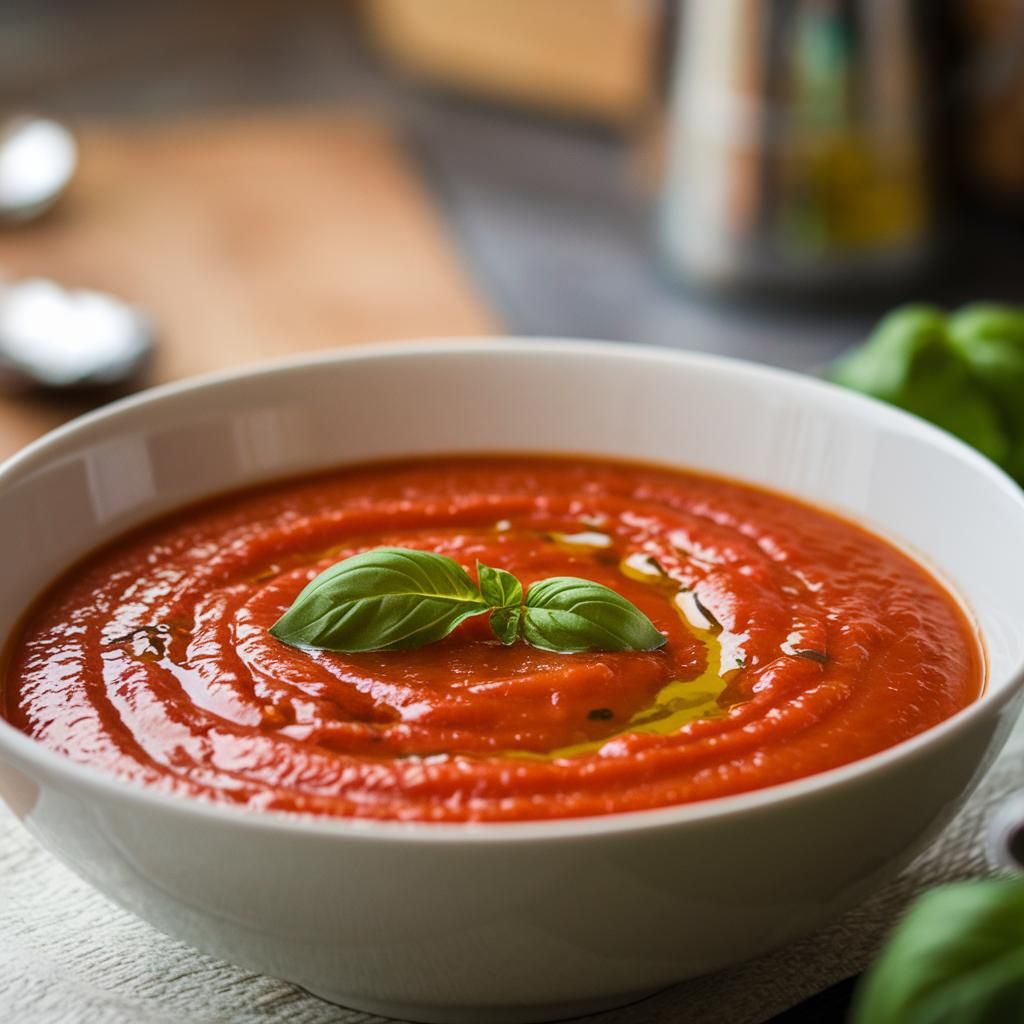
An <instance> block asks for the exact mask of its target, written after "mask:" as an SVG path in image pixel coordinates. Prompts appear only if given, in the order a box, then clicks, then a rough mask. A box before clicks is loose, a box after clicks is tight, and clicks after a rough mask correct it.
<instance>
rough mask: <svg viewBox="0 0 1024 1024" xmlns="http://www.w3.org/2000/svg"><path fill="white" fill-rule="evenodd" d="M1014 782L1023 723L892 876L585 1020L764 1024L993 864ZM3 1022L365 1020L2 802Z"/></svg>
mask: <svg viewBox="0 0 1024 1024" xmlns="http://www.w3.org/2000/svg"><path fill="white" fill-rule="evenodd" d="M1021 786H1024V724H1022V725H1019V726H1018V727H1017V729H1016V731H1015V733H1014V734H1013V736H1012V737H1011V739H1010V742H1009V744H1008V746H1007V748H1006V750H1005V751H1004V753H1003V754H1002V756H1001V757H1000V759H999V761H998V762H997V763H996V765H995V766H994V767H993V768H992V770H991V771H990V772H989V774H988V775H987V776H986V778H985V780H984V782H983V783H982V785H981V787H980V788H979V789H978V791H977V792H976V793H975V794H974V796H973V797H972V798H971V800H970V802H969V804H968V805H967V807H965V809H964V810H963V811H962V812H961V813H960V815H959V816H958V817H957V818H956V820H955V821H954V822H953V823H952V824H951V825H950V827H949V828H948V829H947V830H946V832H945V833H944V834H943V835H942V836H941V837H940V838H939V840H938V841H937V842H935V843H934V844H933V845H932V846H931V848H930V849H929V850H927V851H926V852H925V853H924V854H923V855H922V856H921V857H919V858H918V859H917V861H915V863H914V864H913V865H911V867H910V868H908V869H907V870H906V871H905V872H904V873H903V874H902V875H901V876H900V877H899V878H898V879H897V880H896V881H895V882H893V883H892V884H891V885H889V886H888V887H886V888H885V889H884V890H882V891H881V892H879V893H878V894H877V895H876V896H875V897H873V898H872V899H871V900H869V901H868V902H867V903H865V904H864V905H863V906H861V907H859V908H858V909H856V910H854V911H853V912H851V913H849V914H847V915H846V916H845V917H844V918H843V919H842V920H840V921H838V922H837V923H836V924H834V925H832V926H831V927H828V928H825V929H823V930H821V931H819V932H817V933H816V934H814V935H811V936H809V937H808V938H806V939H804V940H802V941H800V942H797V943H794V944H793V945H790V946H788V947H786V948H785V949H782V950H779V951H778V952H776V953H773V954H771V955H769V956H766V957H762V958H761V959H759V960H756V961H752V962H750V963H747V964H743V965H741V966H739V967H736V968H733V969H732V970H729V971H724V972H722V973H719V974H715V975H709V976H707V977H705V978H699V979H696V980H694V981H690V982H686V983H684V984H682V985H677V986H675V987H674V988H671V989H668V990H666V991H664V992H662V993H659V994H658V995H655V996H653V997H651V998H649V999H646V1000H644V1001H643V1002H640V1003H635V1004H633V1005H632V1006H629V1007H625V1008H623V1009H620V1010H613V1011H610V1012H609V1013H605V1014H599V1015H597V1016H594V1017H590V1018H586V1019H587V1020H589V1021H593V1022H595V1024H613V1022H614V1024H724V1022H728V1024H761V1022H762V1021H765V1020H767V1019H768V1018H770V1017H771V1016H773V1015H774V1014H776V1013H780V1012H781V1011H782V1010H784V1009H786V1008H788V1007H789V1006H792V1005H794V1004H795V1003H798V1002H800V1001H801V1000H802V999H804V998H806V997H808V996H810V995H811V994H813V993H814V992H817V991H819V990H821V989H823V988H825V987H827V986H828V985H830V984H832V983H833V982H836V981H839V980H841V979H843V978H845V977H847V976H849V975H851V974H853V973H855V972H856V971H858V970H860V969H861V968H863V967H864V966H865V965H866V964H867V963H868V962H869V961H870V960H871V957H872V956H873V955H874V953H875V951H876V950H877V948H878V945H879V943H880V942H881V940H882V938H883V937H884V934H885V932H886V930H887V929H888V928H889V926H890V924H891V923H892V922H893V921H894V920H895V918H896V917H897V916H898V915H899V913H900V912H901V911H902V909H903V908H904V907H905V905H906V904H907V902H908V901H909V900H910V899H911V898H912V897H913V896H914V895H916V894H917V893H918V892H920V891H921V890H923V889H925V888H929V887H931V886H934V885H936V884H938V883H940V882H943V881H947V880H950V879H954V878H970V877H976V876H980V875H986V874H989V873H991V868H990V867H989V865H988V864H987V863H986V859H985V852H984V845H983V837H984V834H985V829H986V826H987V824H988V822H989V821H990V819H991V817H992V813H993V810H994V808H995V807H996V806H997V805H998V804H999V803H1000V802H1001V801H1002V800H1004V799H1005V798H1006V797H1007V796H1008V795H1009V794H1010V793H1011V792H1013V791H1014V790H1015V789H1017V788H1019V787H1021ZM0 1020H2V1021H3V1022H4V1024H163V1022H167V1024H181V1022H182V1021H188V1022H189V1024H213V1022H218V1024H219V1022H230V1024H285V1022H287V1024H371V1022H373V1024H375V1022H377V1021H380V1020H382V1018H379V1017H376V1016H373V1015H371V1014H365V1013H358V1012H356V1011H353V1010H346V1009H343V1008H341V1007H337V1006H332V1005H330V1004H328V1003H324V1002H321V1001H320V1000H318V999H316V998H315V997H313V996H311V995H308V994H307V993H305V992H303V991H302V990H300V989H297V988H295V987H294V986H293V985H289V984H286V983H285V982H282V981H276V980H274V979H272V978H265V977H261V976H259V975H255V974H252V973H250V972H248V971H244V970H242V969H241V968H239V967H235V966H232V965H230V964H226V963H222V962H220V961H217V960H214V959H212V958H211V957H208V956H204V955H203V954H201V953H197V952H195V951H194V950H192V949H189V948H188V947H187V946H184V945H182V944H181V943H179V942H175V941H174V940H172V939H169V938H167V937H166V936H164V935H161V934H160V933H159V932H157V931H154V930H153V929H152V928H150V927H149V925H146V924H144V923H143V922H141V921H138V920H136V919H135V918H133V917H131V916H130V915H129V914H127V913H125V912H123V911H121V910H119V909H117V908H116V907H114V906H113V905H112V904H110V903H109V902H108V901H107V900H106V899H105V898H104V897H103V896H100V895H99V894H98V893H96V892H94V891H93V890H92V889H90V888H89V886H87V885H86V884H85V883H84V882H82V881H80V880H79V879H78V878H77V877H76V876H75V875H73V874H72V873H71V872H70V871H68V870H67V869H66V868H64V867H63V866H62V865H60V864H58V863H57V861H56V860H54V859H53V858H52V857H51V856H49V854H47V853H45V852H44V851H43V850H42V849H41V848H40V847H39V846H38V845H37V843H36V842H35V841H34V840H33V839H32V838H31V836H29V834H28V833H27V832H26V831H25V829H23V828H22V827H21V826H20V825H19V824H18V822H17V821H16V820H15V818H14V817H13V815H12V814H11V813H10V812H9V811H8V810H7V809H6V808H3V809H0Z"/></svg>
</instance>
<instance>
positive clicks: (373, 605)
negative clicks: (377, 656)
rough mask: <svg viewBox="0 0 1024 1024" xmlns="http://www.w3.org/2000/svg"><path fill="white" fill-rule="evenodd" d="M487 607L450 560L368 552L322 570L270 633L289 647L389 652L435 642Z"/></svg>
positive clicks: (407, 552)
mask: <svg viewBox="0 0 1024 1024" xmlns="http://www.w3.org/2000/svg"><path fill="white" fill-rule="evenodd" d="M489 607H490V606H489V605H488V603H487V602H486V601H485V600H484V598H483V597H482V596H481V594H480V591H479V590H478V589H477V587H476V584H474V583H473V581H472V580H471V579H470V578H469V575H468V574H467V573H466V572H465V570H464V569H463V568H462V567H461V566H460V565H459V564H458V563H457V562H454V561H452V559H450V558H446V557H445V556H444V555H437V554H434V553H433V552H430V551H413V550H408V549H405V548H376V549H374V550H373V551H365V552H363V553H362V554H359V555H354V556H353V557H352V558H346V559H345V560H344V561H342V562H338V563H337V565H332V566H331V567H330V568H329V569H325V570H324V571H323V572H322V573H320V575H319V576H317V577H316V579H314V580H312V581H311V582H310V583H309V584H308V585H307V586H306V587H305V589H304V590H303V591H302V592H301V593H300V594H299V596H298V597H297V598H296V599H295V603H294V604H293V605H292V606H291V608H289V609H288V611H286V612H285V613H284V615H282V616H281V618H280V619H278V620H277V622H276V623H274V625H273V626H272V627H271V629H270V632H271V633H272V634H273V635H274V636H275V637H277V639H278V640H281V641H283V642H284V643H286V644H290V645H291V646H292V647H315V648H319V649H320V650H325V651H341V652H346V653H355V652H359V651H397V650H405V649H409V648H414V647H422V646H423V645H424V644H430V643H433V642H434V641H436V640H440V639H441V638H442V637H445V636H447V635H448V634H449V633H450V632H451V631H452V630H453V629H455V627H456V626H457V625H459V623H460V622H462V621H463V620H465V619H468V618H469V617H470V616H472V615H481V614H483V613H484V612H486V611H488V610H489Z"/></svg>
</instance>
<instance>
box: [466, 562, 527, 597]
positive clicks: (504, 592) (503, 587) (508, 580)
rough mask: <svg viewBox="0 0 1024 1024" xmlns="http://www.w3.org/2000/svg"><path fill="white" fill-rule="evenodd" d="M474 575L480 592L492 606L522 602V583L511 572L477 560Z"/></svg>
mask: <svg viewBox="0 0 1024 1024" xmlns="http://www.w3.org/2000/svg"><path fill="white" fill-rule="evenodd" d="M476 575H477V579H478V580H479V581H480V593H481V594H482V595H483V598H484V600H485V601H486V602H487V603H488V604H489V605H490V606H491V607H492V608H511V607H512V606H513V605H520V604H522V603H523V585H522V583H520V582H519V580H517V579H516V578H515V576H513V575H512V573H510V572H507V571H506V570H505V569H492V568H491V567H490V566H489V565H484V563H483V562H477V563H476Z"/></svg>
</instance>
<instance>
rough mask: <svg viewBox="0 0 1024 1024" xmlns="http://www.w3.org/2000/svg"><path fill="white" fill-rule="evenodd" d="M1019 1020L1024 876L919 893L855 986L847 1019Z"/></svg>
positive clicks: (1023, 982) (857, 1022) (949, 1023)
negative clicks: (865, 973) (857, 989)
mask: <svg viewBox="0 0 1024 1024" xmlns="http://www.w3.org/2000/svg"><path fill="white" fill-rule="evenodd" d="M1020 1020H1024V879H1010V880H1002V879H1001V880H993V881H982V882H963V883H959V884H956V885H947V886H943V887H942V888H939V889H935V890H933V891H932V892H930V893H927V894H926V895H925V896H923V897H921V899H919V900H918V901H917V903H915V904H914V906H913V907H912V909H911V911H910V913H909V914H908V915H907V916H906V917H905V918H904V919H903V921H902V922H901V923H900V925H899V926H898V927H897V929H896V931H895V932H894V933H893V935H892V938H891V939H890V940H889V943H888V945H887V946H886V947H885V949H884V950H883V952H882V955H881V957H880V958H879V960H878V962H877V963H876V964H875V965H874V967H872V969H871V971H870V972H869V973H868V975H867V976H866V977H865V979H864V981H863V982H862V983H861V986H860V989H859V991H858V993H857V998H856V1001H855V1003H854V1011H853V1018H852V1022H853V1024H997V1022H1003V1021H1005V1022H1007V1024H1009V1022H1011V1021H1020Z"/></svg>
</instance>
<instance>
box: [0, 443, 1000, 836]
mask: <svg viewBox="0 0 1024 1024" xmlns="http://www.w3.org/2000/svg"><path fill="white" fill-rule="evenodd" d="M379 546H391V547H403V548H416V549H421V550H426V551H433V552H438V553H440V554H444V555H447V556H449V557H451V558H453V559H455V561H457V562H458V563H460V564H461V565H463V566H465V567H466V569H467V571H468V572H469V573H470V574H471V575H475V568H474V567H475V565H476V562H477V560H478V559H479V560H480V561H483V562H485V563H486V564H488V565H491V566H495V567H499V568H503V569H507V570H509V571H510V572H512V573H514V574H515V575H516V576H518V577H519V579H520V580H522V582H523V584H524V586H528V585H529V584H530V583H532V582H535V581H537V580H540V579H543V578H545V577H549V576H560V575H565V576H577V577H583V578H585V579H588V580H593V581H595V582H598V583H601V584H604V585H606V586H608V587H611V588H612V589H613V590H615V591H617V592H618V593H619V594H621V595H622V596H623V597H625V598H626V599H628V600H629V601H631V602H632V603H633V604H635V605H636V606H637V607H638V608H640V609H641V610H642V611H643V612H644V613H645V614H646V615H647V616H648V617H649V618H650V619H651V621H652V622H653V623H654V625H655V626H656V627H657V629H658V630H660V631H661V632H663V633H664V634H665V636H666V637H667V641H668V642H667V643H666V644H665V645H664V646H663V647H661V648H659V649H657V650H653V651H625V652H617V653H588V654H556V653H551V652H547V651H543V650H539V649H537V648H534V647H530V646H528V645H527V644H526V643H524V642H522V641H518V642H516V643H514V644H511V645H508V646H505V645H502V644H501V643H500V642H499V641H498V640H497V639H496V638H495V636H494V634H493V633H492V632H491V630H490V628H489V627H488V625H487V622H486V617H481V618H474V619H470V620H468V621H466V622H465V623H463V624H462V625H460V626H459V627H458V628H457V629H456V630H455V631H454V632H453V633H452V634H451V635H450V636H448V637H447V638H445V639H444V640H442V641H440V642H438V643H436V644H433V645H430V646H426V647H422V648H419V649H417V650H411V651H393V652H377V653H362V654H339V653H331V652H326V651H316V650H306V649H299V648H294V647H290V646H287V645H286V644H284V643H282V642H280V641H279V640H277V639H275V638H274V637H273V636H271V635H270V634H269V633H268V629H269V627H270V626H272V625H273V624H274V622H275V621H276V620H277V619H278V617H279V616H280V615H281V614H282V613H283V612H284V611H285V610H286V609H287V608H288V607H289V606H290V605H291V603H292V602H293V601H294V599H295V597H296V595H297V594H298V593H299V591H300V590H301V589H302V588H303V587H304V586H305V585H306V584H307V583H308V582H309V581H310V580H311V579H312V578H313V577H314V576H316V575H317V574H318V573H319V572H321V571H322V570H323V569H325V568H327V567H328V566H330V565H331V564H333V563H335V562H337V561H339V560H341V559H343V558H346V557H348V556H350V555H353V554H356V553H358V552H361V551H365V550H368V549H371V548H375V547H379ZM982 683H983V660H982V655H981V651H980V647H979V643H978V639H977V637H976V634H975V632H974V630H973V628H972V626H971V625H970V623H969V622H968V621H967V619H966V618H965V616H964V614H963V613H962V611H961V609H960V607H959V606H958V604H957V603H956V601H955V600H954V599H953V598H952V596H951V595H950V594H949V593H948V592H947V591H946V590H945V589H944V588H943V586H942V585H940V584H939V582H938V581H937V580H936V579H935V578H934V577H933V576H932V575H931V574H930V573H929V572H927V571H926V570H925V569H924V568H922V567H921V566H920V565H918V564H917V563H916V562H915V561H913V560H912V559H911V558H909V557H908V556H907V555H906V554H904V553H903V552H901V551H899V550H897V549H896V548H895V547H894V546H893V545H891V544H889V543H888V542H886V541H884V540H882V539H880V538H878V537H876V536H873V535H872V534H870V533H868V532H866V531H865V530H863V529H861V528H859V527H858V526H856V525H853V524H852V523H849V522H846V521H844V520H842V519H839V518H837V517H835V516H833V515H831V514H828V513H826V512H823V511H820V510H818V509H815V508H811V507H808V506H806V505H804V504H801V503H799V502H796V501H794V500H792V499H789V498H786V497H783V496H780V495H778V494H773V493H769V492H767V491H762V490H758V489H756V488H753V487H748V486H745V485H742V484H738V483H733V482H728V481H724V480H720V479H717V478H712V477H708V476H703V475H699V474H695V473H687V472H680V471H675V470H669V469H664V468H657V467H650V466H644V465H635V464H626V463H618V462H611V461H603V460H596V459H590V458H571V459H570V458H546V457H534V456H521V457H507V456H501V457H497V456H495V457H487V458H484V457H473V458H456V457H452V458H437V459H430V460H410V461H403V462H392V463H378V464H373V465H365V466H359V467H355V468H347V469H343V470H339V471H337V472H333V473H330V474H325V475H319V476H316V477H309V478H304V479H298V480H286V481H282V482H279V483H276V484H273V485H270V486H266V487H262V488H260V489H257V490H250V491H245V492H239V493H235V494H230V495H227V496H224V497H221V498H217V499H215V500H213V501H210V502H207V503H205V504H202V505H198V506H194V507H190V508H187V509H184V510H182V511H180V512H178V513H176V514H174V515H172V516H170V517H168V518H165V519H162V520H160V521H158V522H155V523H153V524H150V525H148V526H146V527H144V528H142V529H140V530H137V531H135V532H133V533H132V534H130V535H128V536H125V537H123V538H121V539H119V540H118V541H116V542H115V543H113V544H110V545H108V546H107V547H105V548H103V549H102V550H101V551H99V552H97V553H96V554H94V555H92V556H91V557H89V558H88V559H87V560H86V561H85V562H84V563H82V564H81V565H79V566H77V567H75V568H74V569H73V570H72V571H70V572H69V573H68V574H67V575H66V576H65V577H64V578H62V579H61V580H59V581H58V582H57V583H56V584H55V585H54V586H53V587H52V588H51V589H50V591H49V592H48V593H46V594H45V595H44V596H43V597H42V599H41V600H40V601H39V602H38V603H37V604H36V606H35V608H34V609H33V611H32V612H31V613H30V614H29V616H28V617H27V619H26V621H25V622H24V623H23V625H22V627H21V628H20V630H19V632H18V634H17V635H16V637H15V639H14V642H13V643H12V645H11V647H10V649H9V650H8V652H7V656H6V661H5V667H4V676H3V692H2V694H0V697H2V701H3V703H2V708H3V711H4V714H5V716H6V718H7V719H8V720H9V721H10V722H11V723H12V724H13V725H14V726H15V727H16V728H18V729H20V730H22V731H23V732H25V733H27V734H28V735H30V736H32V737H34V738H35V739H36V740H37V741H38V742H40V743H42V744H44V745H45V746H47V747H49V748H50V749H52V750H55V751H59V752H60V753H62V754H64V755H66V756H67V757H69V758H72V759H73V760H75V761H78V762H81V763H83V764H88V765H92V766H95V767H97V768H100V769H103V770H104V771H107V772H111V773H113V774H115V775H117V776H119V777H121V778H122V779H128V780H132V781H134V782H137V783H141V784H143V785H145V786H148V787H152V788H154V789H157V790H161V791H164V792H167V793H177V794H184V795H188V796H193V797H198V798H201V799H205V800H211V801H217V802H220V803H230V804H235V805H242V806H245V807H249V808H256V809H263V810H274V811H289V812H301V813H309V814H318V815H332V816H339V817H362V818H377V819H392V820H425V821H510V820H524V819H546V818H563V817H573V816H582V815H599V814H608V813H612V812H620V811H635V810H641V809H645V808H653V807H663V806H666V805H672V804H681V803H686V802H689V801H698V800H707V799H709V798H713V797H721V796H725V795H728V794H734V793H741V792H744V791H748V790H754V789H759V788H761V787H764V786H771V785H774V784H776V783H781V782H785V781H788V780H792V779H798V778H801V777H804V776H807V775H811V774H814V773H816V772H821V771H824V770H826V769H829V768H833V767H836V766H838V765H842V764H846V763H848V762H851V761H854V760H856V759H858V758H862V757H865V756H867V755H869V754H872V753H875V752H877V751H880V750H884V749H886V748H887V747H891V746H892V745H894V744H896V743H899V742H900V741H902V740H905V739H907V738H909V737H911V736H914V735H915V734H917V733H920V732H921V731H923V730H925V729H927V728H929V727H930V726H932V725H935V724H936V723H938V722H941V721H942V720H943V719H945V718H948V717H949V716H950V715H952V714H954V713H955V712H956V711H958V710H959V709H960V708H963V707H964V706H965V705H967V704H969V703H970V702H971V701H973V700H974V699H975V698H976V697H977V696H978V695H979V692H980V690H981V687H982Z"/></svg>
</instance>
